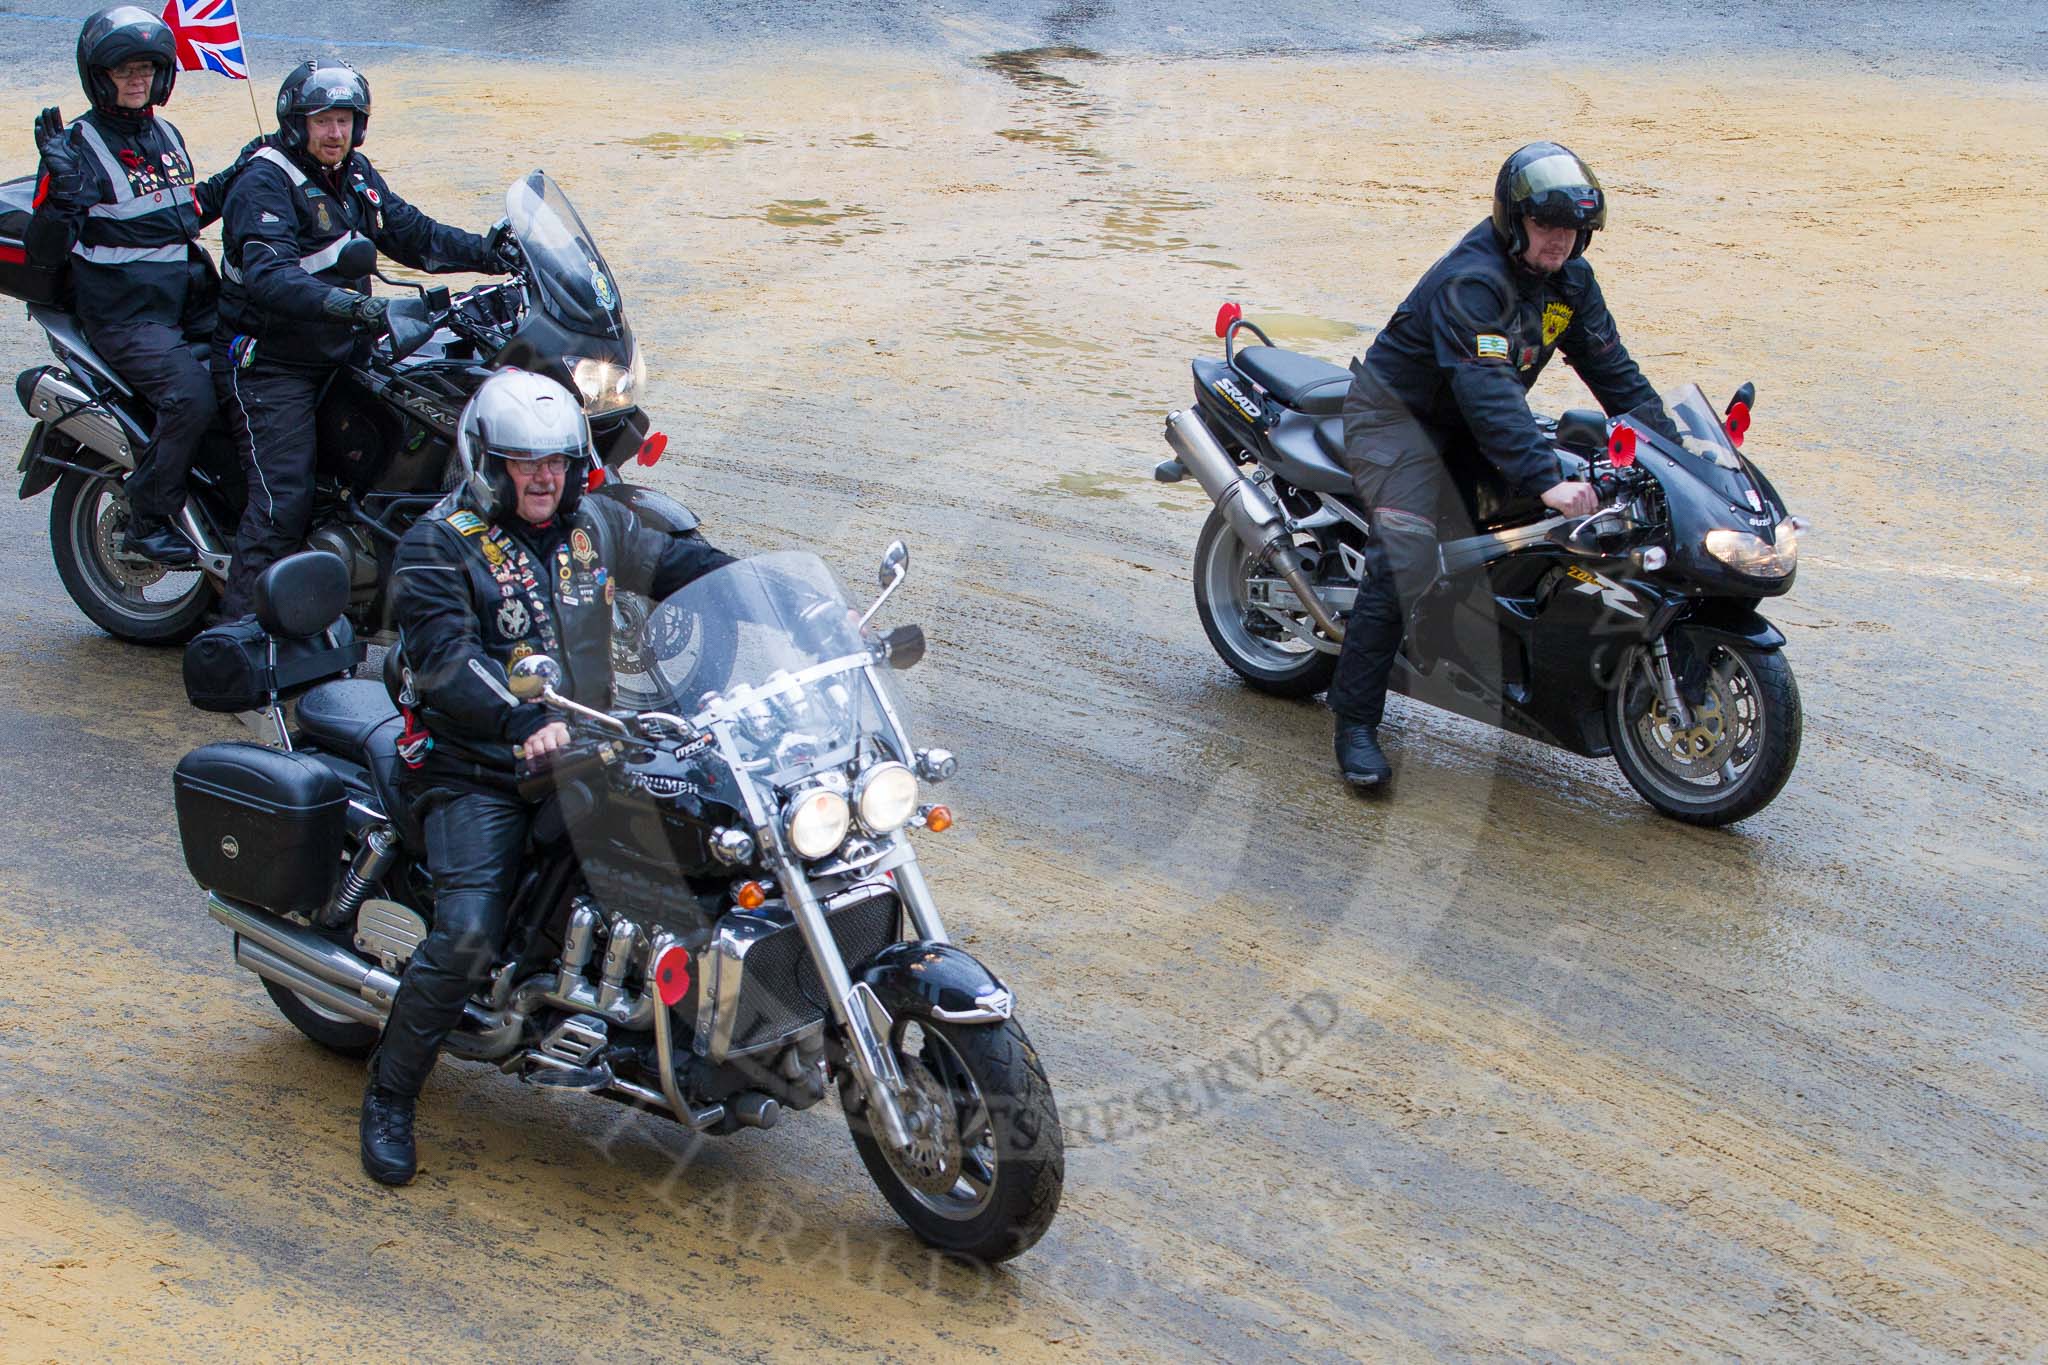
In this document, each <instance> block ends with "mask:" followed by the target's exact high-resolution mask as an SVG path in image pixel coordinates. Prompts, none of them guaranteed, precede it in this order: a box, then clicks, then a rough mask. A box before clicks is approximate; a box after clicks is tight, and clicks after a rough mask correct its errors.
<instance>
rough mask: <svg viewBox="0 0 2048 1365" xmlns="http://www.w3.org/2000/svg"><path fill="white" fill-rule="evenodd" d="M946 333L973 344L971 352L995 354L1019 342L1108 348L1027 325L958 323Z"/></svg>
mask: <svg viewBox="0 0 2048 1365" xmlns="http://www.w3.org/2000/svg"><path fill="white" fill-rule="evenodd" d="M946 335H947V336H949V337H952V338H954V339H955V340H957V341H963V342H966V343H968V344H969V345H970V346H972V347H974V348H975V349H972V350H969V351H968V352H967V354H969V355H995V354H998V353H999V352H1002V351H1006V350H1012V349H1015V348H1017V347H1020V346H1021V347H1023V348H1024V349H1025V350H1027V351H1079V352H1081V353H1083V354H1089V355H1101V354H1104V353H1106V352H1107V351H1108V350H1109V347H1107V346H1105V345H1103V344H1102V343H1101V342H1098V341H1089V340H1087V339H1085V338H1082V337H1076V336H1074V335H1073V334H1072V333H1070V332H1054V331H1048V330H1047V329H1045V328H1042V327H1032V326H1028V325H1017V326H1007V327H955V328H954V329H953V330H951V331H950V332H948V333H946Z"/></svg>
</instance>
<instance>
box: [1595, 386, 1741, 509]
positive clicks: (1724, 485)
mask: <svg viewBox="0 0 2048 1365" xmlns="http://www.w3.org/2000/svg"><path fill="white" fill-rule="evenodd" d="M1666 414H1668V421H1667V420H1664V419H1665V418H1666ZM1626 417H1627V420H1628V422H1629V423H1630V425H1632V426H1634V427H1635V428H1636V430H1637V431H1638V432H1639V433H1640V436H1641V439H1643V440H1647V441H1651V442H1654V443H1655V445H1656V447H1657V448H1658V449H1659V450H1661V451H1663V452H1664V453H1665V454H1666V455H1669V456H1670V457H1671V458H1672V459H1673V460H1675V461H1676V462H1677V463H1678V466H1679V468H1681V469H1683V470H1684V471H1685V472H1686V473H1688V474H1690V475H1691V476H1692V477H1693V478H1695V479H1697V480H1699V481H1700V482H1701V483H1703V484H1705V485H1706V486H1707V487H1708V488H1710V489H1711V490H1713V491H1714V492H1715V493H1716V494H1718V495H1719V496H1721V497H1723V498H1726V499H1727V500H1728V501H1729V502H1731V503H1733V504H1736V505H1737V506H1741V505H1743V504H1745V503H1746V501H1747V499H1748V497H1749V494H1750V482H1749V478H1748V476H1747V474H1746V473H1745V472H1744V470H1743V467H1742V459H1741V457H1740V456H1738V455H1737V454H1736V453H1735V446H1734V444H1733V443H1732V442H1730V441H1729V439H1728V432H1727V430H1726V428H1724V427H1723V426H1722V425H1721V416H1720V414H1719V413H1717V412H1715V411H1714V405H1713V404H1712V403H1710V402H1709V401H1707V396H1706V395H1705V394H1704V393H1702V392H1700V386H1699V385H1697V384H1688V385H1686V386H1685V388H1683V389H1682V390H1680V391H1679V393H1678V394H1677V396H1676V398H1675V400H1674V401H1672V402H1671V403H1670V404H1669V405H1668V406H1667V405H1666V404H1664V403H1663V402H1662V401H1661V400H1659V401H1658V402H1655V403H1645V404H1644V405H1643V406H1642V407H1640V408H1637V409H1635V410H1634V411H1632V412H1630V413H1628V414H1626ZM1674 429H1675V431H1676V434H1677V436H1678V440H1676V441H1674V440H1672V439H1671V433H1672V431H1673V430H1674Z"/></svg>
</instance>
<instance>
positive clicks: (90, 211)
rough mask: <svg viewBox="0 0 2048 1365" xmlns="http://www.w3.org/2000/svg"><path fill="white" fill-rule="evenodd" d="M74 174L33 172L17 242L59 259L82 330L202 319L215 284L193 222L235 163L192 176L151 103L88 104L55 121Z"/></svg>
mask: <svg viewBox="0 0 2048 1365" xmlns="http://www.w3.org/2000/svg"><path fill="white" fill-rule="evenodd" d="M64 138H65V141H67V142H68V143H69V144H70V146H71V152H72V155H73V157H74V158H75V159H76V160H77V162H78V163H79V165H80V166H81V167H82V168H83V169H84V172H85V176H84V183H83V184H82V185H78V186H73V187H70V188H68V189H67V188H66V187H62V186H59V185H57V184H56V183H54V178H53V177H52V176H51V175H50V172H49V169H48V167H47V166H43V167H41V168H40V169H39V173H38V178H37V181H36V200H35V216H34V218H33V219H31V220H30V225H29V229H28V234H27V240H26V243H25V245H26V247H27V250H28V256H29V259H30V260H31V261H32V262H34V263H35V264H36V265H38V266H41V267H43V268H44V269H55V268H56V267H57V266H58V265H60V264H62V263H64V262H65V261H67V260H68V261H69V263H70V266H71V290H72V306H73V308H74V309H75V311H76V312H77V314H78V320H79V322H80V323H82V324H83V325H84V326H85V329H86V332H87V333H88V335H89V334H91V333H92V332H93V331H95V330H97V329H98V328H101V327H109V326H113V325H116V324H120V323H128V322H156V323H162V324H163V325H164V326H166V327H181V326H182V327H186V328H188V329H190V330H192V331H193V332H195V333H197V334H201V335H203V334H204V332H205V331H206V329H207V328H209V327H210V326H211V325H212V321H213V306H214V300H215V297H216V295H217V294H218V284H217V281H216V277H215V275H214V273H213V258H212V257H210V256H208V255H207V254H206V248H204V247H202V246H201V245H199V230H200V229H201V228H203V227H205V226H206V225H207V224H208V223H211V222H213V220H214V219H216V218H218V217H220V213H221V205H222V203H223V201H224V200H225V199H226V197H227V193H228V186H229V185H230V184H231V183H232V182H233V180H234V178H235V172H236V170H237V169H238V168H239V163H237V165H234V166H230V167H228V168H227V169H226V170H224V171H222V172H220V174H218V175H216V176H214V177H213V178H212V179H210V180H199V179H197V177H196V175H195V172H194V171H193V168H192V157H191V154H190V153H188V152H187V151H186V150H185V140H184V139H183V138H182V137H180V136H178V130H177V128H176V127H174V126H173V125H172V123H171V121H170V120H169V119H163V118H157V117H155V110H153V109H152V110H141V111H123V112H122V113H120V114H117V115H110V114H105V113H102V112H100V111H98V110H94V111H93V112H91V113H88V114H86V115H84V116H83V117H81V118H78V119H75V120H73V121H72V123H71V125H70V126H69V127H67V128H66V129H65V130H64Z"/></svg>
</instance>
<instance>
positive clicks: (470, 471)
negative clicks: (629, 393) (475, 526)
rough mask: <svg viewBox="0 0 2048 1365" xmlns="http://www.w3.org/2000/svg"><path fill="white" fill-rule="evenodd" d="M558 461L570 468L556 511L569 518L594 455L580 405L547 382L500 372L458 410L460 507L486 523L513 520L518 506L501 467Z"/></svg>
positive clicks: (543, 377)
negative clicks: (464, 506)
mask: <svg viewBox="0 0 2048 1365" xmlns="http://www.w3.org/2000/svg"><path fill="white" fill-rule="evenodd" d="M556 455H560V456H564V457H566V458H567V459H568V461H569V469H568V472H567V473H566V474H564V475H563V477H562V503H561V506H560V507H559V508H557V509H556V512H555V515H556V516H558V517H566V516H568V515H569V514H570V513H572V512H574V511H575V510H576V504H577V503H578V502H579V501H580V500H581V499H582V497H583V488H584V485H585V484H586V483H588V482H589V480H590V469H591V463H592V461H593V460H594V459H595V458H596V453H595V451H594V450H593V449H592V447H591V442H590V421H589V419H588V418H586V417H585V416H584V415H583V405H582V404H581V403H579V402H578V401H577V400H576V398H575V396H574V395H572V394H571V393H570V392H569V391H568V390H567V389H565V388H563V387H562V386H561V385H560V384H557V383H556V382H555V381H554V380H552V379H549V378H548V377H547V376H546V375H539V374H532V373H530V372H528V371H526V370H512V369H507V370H500V371H498V373H496V374H494V375H492V376H491V377H490V378H489V379H486V380H485V381H484V382H483V384H482V385H481V386H480V387H479V388H478V389H477V391H476V393H475V394H473V395H472V396H471V397H470V400H469V403H468V405H467V406H466V407H464V408H463V409H462V420H461V421H460V422H459V423H457V425H456V428H455V466H456V467H455V477H456V479H457V480H458V481H459V484H460V487H461V490H462V500H463V501H464V502H465V503H467V504H468V505H469V507H470V509H471V510H472V511H474V512H475V513H476V514H477V515H478V516H480V517H482V518H483V519H484V520H486V521H494V520H496V519H497V518H498V517H500V516H510V515H511V514H512V512H513V510H514V509H515V508H516V507H518V505H519V495H518V493H517V492H516V491H515V490H514V489H513V487H512V476H511V474H510V473H508V472H507V470H506V468H505V466H506V463H507V462H508V461H512V460H545V459H548V458H549V457H551V456H556Z"/></svg>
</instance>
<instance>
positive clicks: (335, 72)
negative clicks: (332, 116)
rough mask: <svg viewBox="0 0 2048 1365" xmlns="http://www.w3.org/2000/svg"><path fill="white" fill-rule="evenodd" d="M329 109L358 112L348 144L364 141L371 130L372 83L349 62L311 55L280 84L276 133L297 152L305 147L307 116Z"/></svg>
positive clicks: (291, 149)
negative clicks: (364, 137)
mask: <svg viewBox="0 0 2048 1365" xmlns="http://www.w3.org/2000/svg"><path fill="white" fill-rule="evenodd" d="M329 109H348V110H352V111H354V113H355V128H354V131H353V132H352V133H351V134H350V140H349V146H351V147H360V146H362V145H363V134H365V133H367V132H368V131H369V130H370V83H369V82H368V81H366V80H364V79H363V76H362V73H361V72H359V71H357V70H356V69H355V68H354V67H352V66H350V65H349V64H348V63H347V62H344V61H340V60H338V59H336V58H333V57H308V58H307V59H306V60H305V61H303V62H300V63H299V64H298V65H297V66H295V67H293V68H292V69H291V74H290V75H288V76H286V77H285V78H284V84H283V85H280V86H278V87H277V135H278V137H279V138H280V139H281V140H282V141H283V142H284V145H285V147H286V148H287V149H288V150H290V151H294V152H299V151H304V150H305V147H306V120H307V119H308V118H309V117H311V116H312V115H314V114H324V113H326V112H327V111H328V110H329Z"/></svg>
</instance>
